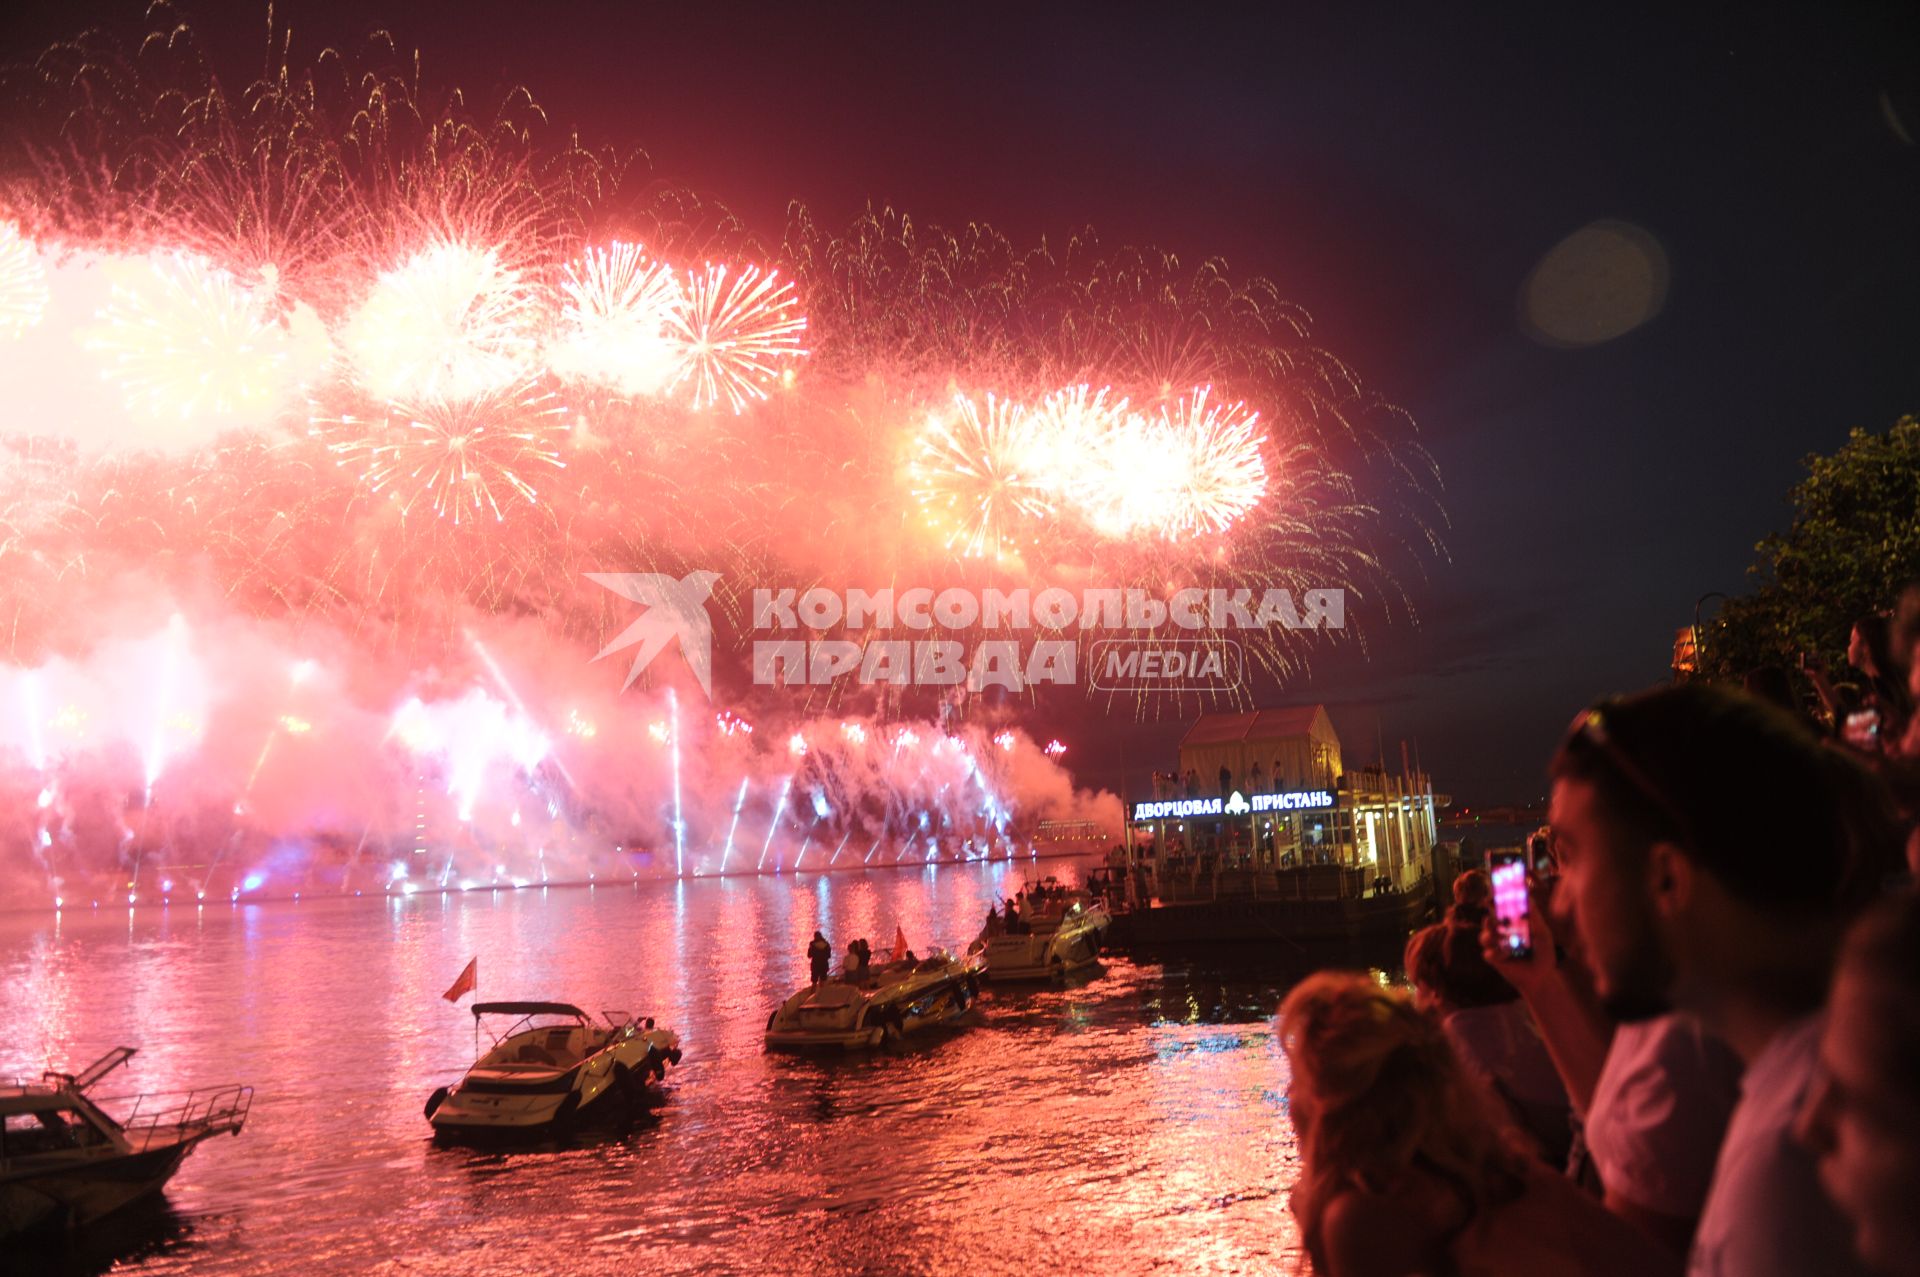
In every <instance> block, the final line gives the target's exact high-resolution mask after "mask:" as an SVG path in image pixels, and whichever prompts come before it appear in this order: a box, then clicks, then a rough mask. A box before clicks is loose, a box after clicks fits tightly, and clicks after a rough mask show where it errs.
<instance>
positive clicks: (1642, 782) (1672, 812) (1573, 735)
mask: <svg viewBox="0 0 1920 1277" xmlns="http://www.w3.org/2000/svg"><path fill="white" fill-rule="evenodd" d="M1607 708H1608V707H1607V706H1606V705H1605V704H1600V705H1595V706H1593V707H1592V708H1590V709H1583V710H1581V711H1580V712H1579V713H1578V714H1575V715H1574V716H1573V722H1572V723H1570V724H1569V725H1568V726H1567V734H1566V736H1565V738H1564V739H1562V741H1561V743H1560V748H1561V749H1565V748H1567V747H1568V746H1569V745H1572V744H1573V743H1574V742H1576V741H1579V742H1582V743H1584V744H1586V745H1587V746H1588V747H1590V748H1591V749H1593V750H1594V751H1595V752H1596V753H1598V754H1599V755H1600V756H1601V757H1602V758H1604V759H1606V761H1607V763H1608V765H1610V766H1611V767H1612V768H1613V770H1614V771H1615V772H1616V773H1618V774H1619V776H1620V778H1621V779H1623V780H1625V781H1626V782H1627V783H1628V784H1629V785H1631V786H1633V789H1634V792H1635V793H1637V794H1639V795H1640V797H1642V798H1644V799H1646V800H1647V802H1649V803H1651V804H1652V805H1653V807H1654V809H1655V810H1657V811H1658V812H1659V813H1660V814H1661V815H1662V816H1664V817H1666V819H1667V820H1668V821H1669V822H1670V823H1671V824H1672V825H1673V827H1674V828H1675V829H1676V830H1677V831H1678V832H1679V834H1680V836H1681V838H1682V839H1683V840H1684V841H1687V842H1692V841H1693V822H1692V821H1691V820H1689V819H1687V815H1686V813H1685V812H1683V811H1681V810H1680V806H1679V804H1678V803H1676V802H1674V801H1673V799H1671V798H1669V797H1668V796H1667V792H1666V790H1664V789H1662V788H1661V787H1660V786H1659V785H1658V784H1656V783H1655V782H1654V779H1653V777H1651V776H1649V775H1648V774H1647V771H1646V768H1644V767H1642V766H1640V764H1639V763H1637V762H1635V761H1634V760H1633V756H1632V755H1631V754H1629V753H1628V752H1627V751H1626V749H1625V748H1624V747H1622V746H1621V744H1620V742H1619V741H1617V740H1615V739H1614V738H1613V736H1612V734H1611V733H1609V732H1608V731H1607Z"/></svg>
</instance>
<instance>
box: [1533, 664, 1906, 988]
mask: <svg viewBox="0 0 1920 1277" xmlns="http://www.w3.org/2000/svg"><path fill="white" fill-rule="evenodd" d="M1552 775H1553V795H1552V800H1551V807H1550V824H1551V825H1552V828H1553V837H1554V841H1555V844H1556V852H1557V854H1558V856H1559V858H1560V861H1561V870H1562V872H1561V879H1560V884H1561V885H1560V887H1559V889H1558V890H1557V891H1556V892H1555V894H1554V911H1555V912H1556V913H1558V914H1561V915H1563V916H1566V915H1570V916H1571V919H1572V922H1573V924H1574V927H1575V929H1576V930H1577V931H1578V933H1579V937H1580V940H1581V942H1582V943H1583V944H1584V947H1585V950H1586V953H1587V958H1588V962H1589V965H1590V966H1591V967H1592V969H1593V973H1594V978H1595V982H1596V985H1597V987H1598V991H1599V993H1600V996H1601V999H1602V1001H1603V1002H1604V1003H1605V1004H1606V1006H1607V1008H1608V1010H1609V1011H1610V1012H1611V1013H1612V1014H1614V1015H1615V1016H1616V1017H1618V1018H1621V1019H1644V1018H1647V1017H1649V1016H1652V1015H1655V1014H1659V1013H1660V1012H1662V1011H1665V1010H1666V1009H1668V1007H1669V1006H1671V1005H1680V1006H1683V1007H1686V1008H1688V1009H1692V1010H1696V1011H1707V1012H1711V1011H1712V1010H1713V1009H1714V1008H1715V1007H1716V1006H1718V1005H1719V1004H1720V1002H1721V1000H1722V999H1723V998H1724V997H1725V996H1726V995H1728V994H1729V993H1736V994H1739V995H1741V996H1745V997H1747V998H1749V999H1752V998H1759V999H1761V1000H1762V1001H1764V1002H1765V1003H1766V1004H1767V1005H1768V1006H1770V1007H1772V1008H1773V1009H1774V1010H1776V1011H1778V1012H1781V1013H1787V1014H1795V1015H1797V1014H1802V1013H1805V1012H1808V1011H1811V1010H1813V1009H1814V1008H1815V1007H1817V1006H1818V1005H1819V1004H1820V1001H1821V999H1822V997H1823V996H1824V991H1825V985H1826V977H1827V972H1828V966H1829V964H1830V958H1831V954H1832V950H1833V945H1834V943H1835V942H1836V940H1837V938H1838V935H1839V931H1840V929H1841V927H1843V926H1844V924H1845V922H1846V920H1847V919H1848V918H1849V917H1851V916H1852V915H1853V914H1854V913H1855V912H1857V911H1858V909H1859V907H1860V906H1861V905H1863V904H1864V903H1865V902H1866V901H1867V900H1869V899H1871V897H1872V894H1873V893H1874V891H1875V890H1877V888H1878V885H1879V883H1880V882H1881V881H1882V880H1883V878H1884V876H1885V873H1886V870H1887V868H1888V867H1890V864H1891V857H1892V856H1893V855H1894V854H1895V852H1896V850H1897V846H1898V844H1897V841H1896V834H1895V830H1894V827H1893V823H1892V812H1891V808H1890V806H1889V804H1888V803H1887V800H1886V796H1885V792H1884V789H1883V788H1881V787H1880V786H1879V785H1878V783H1877V782H1876V781H1875V780H1874V779H1873V778H1872V777H1871V776H1870V775H1869V774H1868V773H1867V772H1866V771H1865V770H1864V769H1863V768H1862V767H1861V766H1860V765H1859V764H1858V763H1857V762H1855V761H1854V760H1852V759H1850V758H1848V757H1846V756H1845V755H1844V754H1843V753H1842V752H1841V751H1839V750H1835V749H1830V748H1827V747H1826V746H1825V745H1823V744H1822V743H1821V742H1820V741H1819V740H1818V739H1817V738H1816V737H1815V736H1814V735H1813V734H1812V733H1811V731H1809V730H1808V729H1807V728H1806V727H1804V726H1803V725H1802V724H1801V723H1799V722H1798V721H1796V720H1795V719H1794V718H1793V717H1792V716H1791V715H1789V714H1787V713H1785V712H1784V711H1781V710H1779V709H1777V708H1775V707H1774V706H1771V705H1768V704H1765V703H1764V702H1762V701H1759V700H1756V699H1754V698H1753V697H1750V696H1746V695H1744V694H1742V693H1739V692H1734V691H1732V690H1730V689H1727V688H1722V687H1716V686H1713V685H1711V684H1704V683H1688V684H1684V685H1681V686H1678V687H1669V688H1663V689H1660V690H1658V691H1654V692H1648V693H1645V694H1643V695H1640V696H1635V697H1632V698H1629V699H1626V700H1620V701H1612V702H1607V703H1603V704H1602V705H1600V706H1599V707H1597V708H1595V709H1592V710H1588V711H1586V712H1584V713H1583V714H1581V715H1580V717H1579V718H1577V719H1576V720H1575V722H1574V725H1573V727H1572V728H1571V729H1570V730H1569V732H1568V734H1567V737H1566V740H1565V742H1564V743H1563V744H1562V745H1561V747H1560V751H1559V753H1558V754H1557V755H1556V756H1555V758H1554V760H1553V766H1552Z"/></svg>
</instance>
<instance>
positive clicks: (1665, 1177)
mask: <svg viewBox="0 0 1920 1277" xmlns="http://www.w3.org/2000/svg"><path fill="white" fill-rule="evenodd" d="M1739 1093H1740V1057H1738V1056H1737V1055H1735V1054H1734V1053H1733V1050H1732V1049H1731V1048H1730V1047H1728V1046H1727V1045H1726V1044H1725V1043H1723V1042H1721V1041H1720V1040H1719V1039H1718V1038H1715V1037H1713V1036H1712V1035H1710V1034H1708V1033H1707V1032H1706V1031H1705V1030H1703V1029H1702V1028H1701V1027H1700V1026H1699V1024H1698V1023H1697V1022H1696V1021H1694V1020H1693V1019H1692V1018H1691V1017H1689V1016H1684V1015H1663V1016H1660V1017H1658V1018H1657V1019H1653V1020H1647V1021H1645V1022H1642V1023H1638V1024H1623V1025H1621V1026H1620V1027H1619V1028H1617V1029H1615V1030H1614V1034H1613V1043H1612V1045H1611V1046H1610V1047H1608V1049H1607V1058H1606V1062H1605V1063H1604V1064H1603V1065H1601V1068H1600V1077H1599V1079H1598V1081H1596V1082H1595V1083H1594V1088H1593V1103H1592V1104H1591V1105H1589V1106H1588V1109H1587V1117H1586V1123H1585V1128H1584V1129H1585V1132H1586V1140H1587V1151H1588V1153H1589V1154H1590V1155H1591V1156H1592V1158H1593V1165H1594V1169H1595V1170H1597V1171H1598V1172H1599V1173H1600V1182H1601V1183H1602V1184H1604V1185H1605V1186H1606V1187H1607V1190H1608V1191H1609V1192H1612V1193H1614V1194H1616V1195H1618V1196H1620V1197H1623V1198H1625V1199H1626V1200H1627V1201H1630V1202H1632V1203H1633V1204H1634V1205H1636V1206H1639V1207H1641V1208H1642V1209H1644V1210H1649V1211H1653V1212H1655V1213H1657V1214H1661V1215H1670V1216H1672V1217H1673V1218H1675V1219H1692V1218H1693V1217H1694V1216H1696V1215H1698V1214H1699V1213H1700V1208H1701V1207H1702V1205H1704V1204H1705V1202H1706V1200H1707V1187H1708V1185H1710V1184H1711V1183H1712V1182H1713V1167H1714V1161H1715V1159H1716V1158H1717V1157H1718V1156H1719V1154H1720V1141H1721V1137H1722V1136H1724V1135H1725V1134H1726V1130H1727V1119H1728V1118H1729V1117H1730V1116H1731V1115H1732V1113H1733V1106H1734V1102H1735V1100H1737V1099H1738V1098H1739Z"/></svg>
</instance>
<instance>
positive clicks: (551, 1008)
mask: <svg viewBox="0 0 1920 1277" xmlns="http://www.w3.org/2000/svg"><path fill="white" fill-rule="evenodd" d="M483 1015H571V1016H574V1017H576V1018H578V1019H581V1020H586V1019H590V1018H591V1017H589V1016H588V1015H587V1013H586V1012H585V1011H582V1010H581V1009H580V1008H579V1007H577V1006H574V1005H572V1004H571V1003H566V1002H476V1003H474V1004H473V1018H474V1019H476V1020H477V1019H479V1018H480V1017H481V1016H483Z"/></svg>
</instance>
